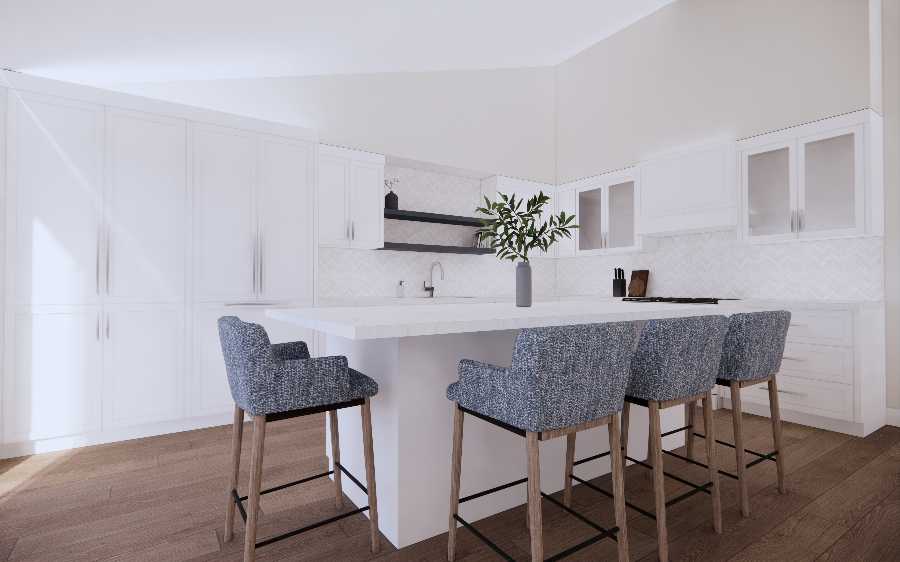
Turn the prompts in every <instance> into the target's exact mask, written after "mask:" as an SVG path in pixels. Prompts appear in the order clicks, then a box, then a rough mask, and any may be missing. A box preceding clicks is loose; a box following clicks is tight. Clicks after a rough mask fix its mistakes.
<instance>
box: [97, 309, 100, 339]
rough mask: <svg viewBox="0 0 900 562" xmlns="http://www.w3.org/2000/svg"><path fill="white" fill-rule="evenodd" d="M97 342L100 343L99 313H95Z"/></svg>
mask: <svg viewBox="0 0 900 562" xmlns="http://www.w3.org/2000/svg"><path fill="white" fill-rule="evenodd" d="M97 341H100V313H99V312H98V313H97Z"/></svg>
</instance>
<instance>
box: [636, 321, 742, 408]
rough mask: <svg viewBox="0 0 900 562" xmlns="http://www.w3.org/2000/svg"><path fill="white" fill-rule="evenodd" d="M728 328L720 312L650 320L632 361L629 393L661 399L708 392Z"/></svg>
mask: <svg viewBox="0 0 900 562" xmlns="http://www.w3.org/2000/svg"><path fill="white" fill-rule="evenodd" d="M727 329H728V319H727V318H726V317H725V316H718V315H717V316H694V317H686V318H670V319H665V320H649V321H647V323H646V324H645V325H644V329H643V331H642V332H641V336H640V340H639V341H638V345H637V349H636V351H635V353H634V358H633V359H632V361H631V380H630V381H629V383H628V390H627V391H626V394H627V395H628V396H629V397H633V398H640V399H643V400H659V401H662V400H674V399H679V398H688V397H691V396H697V395H699V394H704V393H706V392H709V390H710V389H711V388H712V387H713V385H715V382H716V374H717V373H718V372H719V360H720V359H721V357H722V344H723V342H724V341H725V332H726V331H727Z"/></svg>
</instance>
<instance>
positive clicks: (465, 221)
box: [384, 209, 484, 226]
mask: <svg viewBox="0 0 900 562" xmlns="http://www.w3.org/2000/svg"><path fill="white" fill-rule="evenodd" d="M384 218H386V219H394V220H399V221H417V222H431V223H436V224H455V225H457V226H482V225H484V220H483V219H479V218H477V217H461V216H458V215H441V214H438V213H423V212H421V211H404V210H402V209H400V210H397V209H385V210H384Z"/></svg>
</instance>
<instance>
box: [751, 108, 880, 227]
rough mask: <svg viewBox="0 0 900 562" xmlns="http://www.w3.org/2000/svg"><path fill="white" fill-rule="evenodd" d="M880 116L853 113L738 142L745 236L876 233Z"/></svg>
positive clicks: (859, 112)
mask: <svg viewBox="0 0 900 562" xmlns="http://www.w3.org/2000/svg"><path fill="white" fill-rule="evenodd" d="M881 134H882V133H881V117H880V116H879V115H878V114H876V113H874V112H872V111H869V110H865V111H858V112H854V113H850V114H846V115H841V116H839V117H834V118H831V119H825V120H822V121H817V122H815V123H810V124H807V125H802V126H799V127H792V128H790V129H785V130H783V131H778V132H775V133H770V134H766V135H760V136H757V137H752V138H750V139H746V140H743V141H741V142H740V157H741V187H742V189H741V193H742V209H743V213H742V221H741V230H742V233H743V235H744V236H745V237H746V238H747V239H749V240H751V241H765V240H769V241H771V240H791V239H797V238H829V237H839V236H856V235H861V234H867V233H868V234H881V233H882V232H883V228H884V226H883V224H884V218H883V202H882V197H883V193H882V190H883V188H882V184H881V172H880V170H881V150H882V149H881Z"/></svg>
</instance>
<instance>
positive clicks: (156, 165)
mask: <svg viewBox="0 0 900 562" xmlns="http://www.w3.org/2000/svg"><path fill="white" fill-rule="evenodd" d="M106 123H107V170H108V186H107V191H106V206H107V209H108V211H109V214H108V217H109V220H108V225H107V238H106V258H105V264H104V270H105V271H104V275H103V277H104V281H105V284H106V294H107V295H108V296H109V297H110V299H109V300H110V301H113V302H115V301H120V302H121V301H125V302H180V301H182V300H183V297H184V283H185V256H186V244H187V239H186V235H185V228H186V222H187V221H186V213H187V190H186V183H187V182H186V177H185V176H186V170H187V166H186V160H187V159H186V155H185V143H186V135H187V131H186V124H185V122H184V121H183V120H180V119H170V118H167V117H159V116H155V115H150V114H145V113H136V112H126V111H120V110H109V111H108V112H107V116H106Z"/></svg>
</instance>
